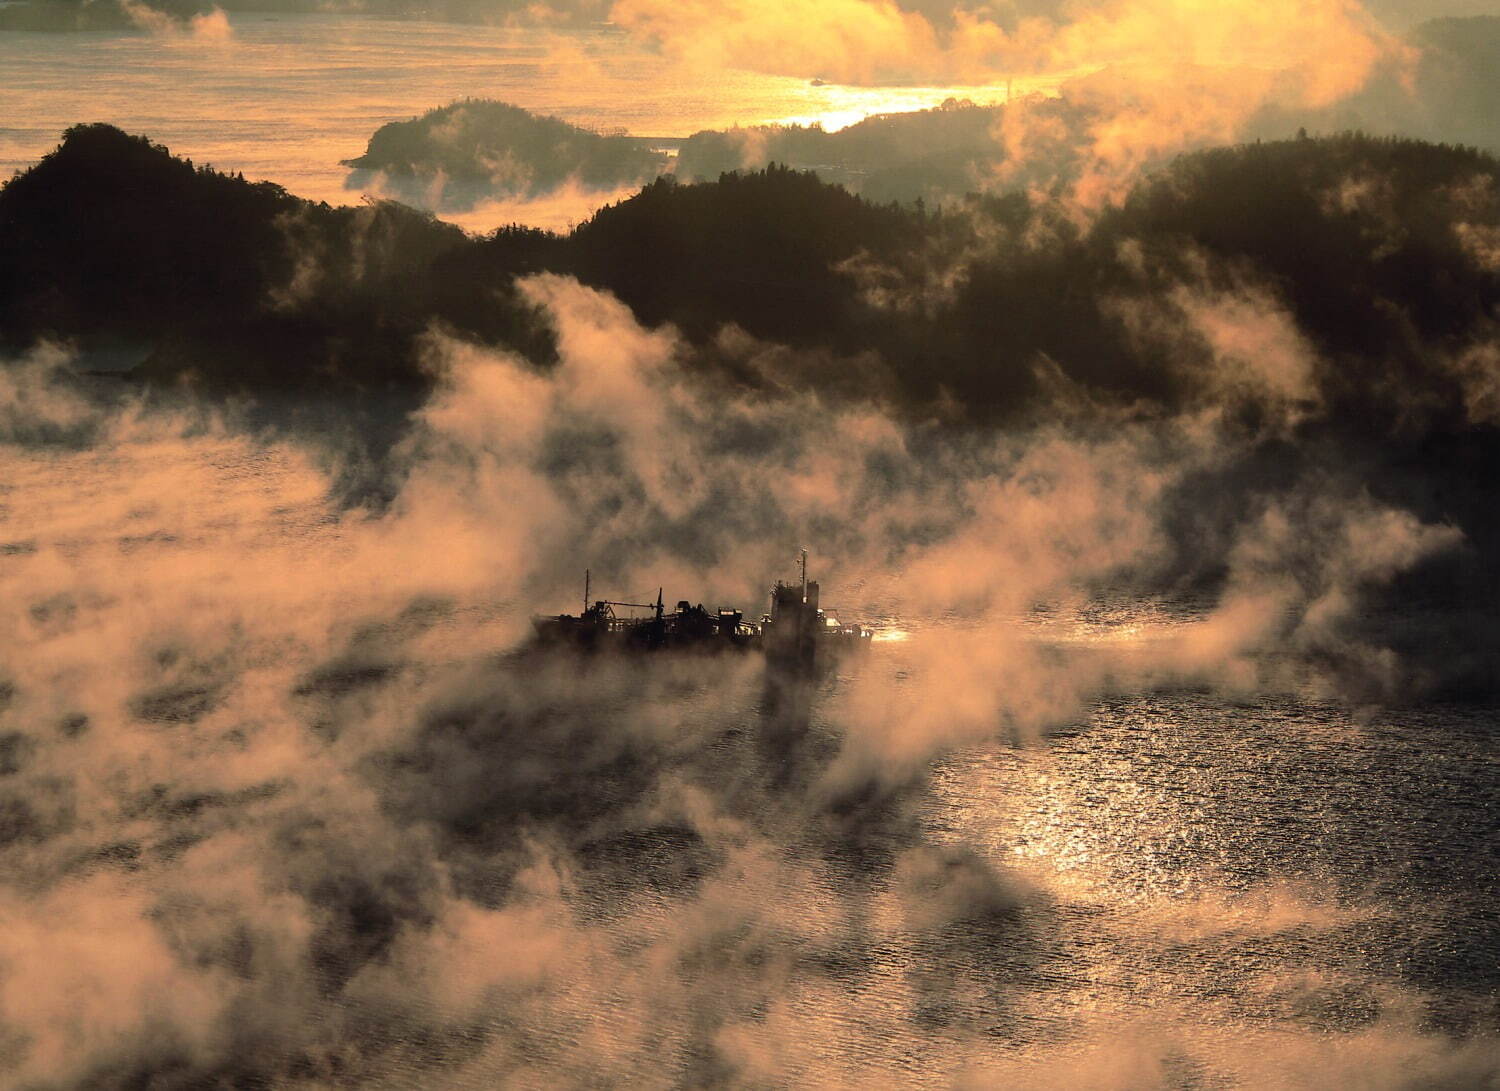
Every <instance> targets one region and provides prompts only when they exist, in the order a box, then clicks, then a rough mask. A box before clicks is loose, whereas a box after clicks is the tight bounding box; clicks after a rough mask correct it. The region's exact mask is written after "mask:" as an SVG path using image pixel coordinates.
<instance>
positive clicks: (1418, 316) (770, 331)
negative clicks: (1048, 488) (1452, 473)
mask: <svg viewBox="0 0 1500 1091" xmlns="http://www.w3.org/2000/svg"><path fill="white" fill-rule="evenodd" d="M1497 175H1500V168H1497V164H1496V162H1495V161H1494V160H1493V159H1491V158H1490V157H1488V156H1486V155H1484V154H1482V153H1479V152H1476V151H1474V150H1472V149H1465V148H1457V147H1450V146H1441V145H1429V144H1422V143H1419V142H1416V141H1404V140H1390V139H1376V138H1370V137H1364V136H1361V135H1358V134H1346V135H1343V136H1339V137H1334V138H1327V139H1304V140H1292V141H1281V142H1274V143H1264V144H1249V145H1242V146H1238V147H1233V148H1221V149H1213V150H1209V151H1205V152H1200V153H1195V154H1191V155H1186V156H1183V157H1181V158H1180V159H1178V160H1177V161H1175V162H1174V163H1172V164H1171V165H1170V166H1168V167H1167V168H1166V169H1164V170H1163V171H1161V172H1158V173H1157V174H1156V175H1154V176H1151V177H1148V178H1147V179H1145V180H1144V181H1143V182H1141V183H1140V184H1139V185H1138V186H1137V187H1136V188H1135V190H1134V191H1133V192H1132V193H1131V194H1130V195H1129V197H1128V199H1127V200H1126V201H1125V202H1124V204H1123V205H1122V206H1121V207H1119V208H1115V209H1111V210H1107V211H1105V212H1104V213H1102V214H1101V215H1100V216H1099V217H1098V218H1097V219H1096V220H1095V221H1094V222H1092V223H1091V224H1090V225H1088V226H1087V227H1080V226H1078V225H1076V224H1074V223H1071V222H1070V221H1067V220H1065V219H1060V218H1058V217H1057V215H1056V210H1055V209H1054V208H1053V207H1052V206H1050V205H1044V206H1040V207H1034V206H1033V205H1032V204H1031V202H1030V201H1029V200H1028V199H1026V198H1024V197H1021V196H1018V195H1011V196H1004V197H997V196H990V197H984V198H975V199H973V200H972V201H971V202H970V204H969V206H968V207H967V208H966V209H964V210H963V211H962V212H960V213H943V214H937V215H931V214H925V213H923V212H921V211H918V210H914V209H908V208H900V207H896V206H882V205H875V204H872V203H870V202H868V201H866V200H863V199H861V198H859V197H856V196H854V195H851V194H849V193H848V192H846V191H844V190H843V189H841V188H839V187H836V186H830V185H827V184H825V183H823V182H820V181H819V180H818V179H817V178H816V177H814V176H813V175H811V174H809V173H806V172H800V171H795V170H790V169H787V168H784V167H779V166H773V167H770V168H768V169H766V170H763V171H757V172H753V173H748V174H725V175H722V176H721V177H720V178H719V179H718V180H717V181H714V182H706V183H701V184H693V185H688V184H680V183H675V182H673V181H671V180H670V179H662V180H660V181H658V182H655V183H653V184H652V185H650V186H647V187H646V188H645V189H644V190H642V191H641V192H640V193H639V194H638V195H637V196H635V197H633V198H631V199H630V200H627V201H624V202H621V203H619V204H617V205H614V206H611V207H608V208H605V209H601V210H600V211H599V212H598V213H597V214H596V215H595V216H594V217H593V218H592V219H591V220H590V221H589V222H587V223H585V224H583V225H582V226H580V227H579V228H578V229H577V230H576V231H574V232H573V233H572V234H571V235H570V236H567V237H558V236H555V235H551V234H548V233H545V232H540V231H535V230H530V229H525V228H509V229H506V230H503V231H498V232H495V233H494V234H492V235H491V236H489V237H486V238H483V239H474V238H470V237H468V236H465V235H464V234H463V233H462V232H460V231H458V230H457V229H455V228H453V227H450V226H448V225H445V224H442V223H440V222H437V221H435V220H433V219H432V218H431V217H430V216H428V215H426V214H423V213H418V212H415V211H413V210H410V209H407V208H404V207H402V206H400V205H397V204H394V203H391V202H380V203H376V204H371V205H366V206H363V207H357V208H337V209H335V208H329V207H328V206H326V205H317V204H312V203H310V202H307V201H302V200H299V199H297V198H295V197H291V196H289V195H288V194H286V193H285V192H284V191H283V190H281V189H280V188H279V187H277V186H274V185H270V184H268V183H257V184H252V183H248V182H245V181H243V180H242V179H239V178H232V177H228V176H225V175H221V174H217V173H215V172H213V171H210V170H207V169H202V168H195V167H194V166H192V165H191V164H189V163H185V162H182V161H179V160H175V159H173V158H172V157H171V156H170V155H169V154H168V153H167V152H166V151H165V149H162V148H160V147H158V146H155V145H152V144H150V143H149V142H147V141H145V140H143V139H141V138H138V137H128V136H126V135H125V134H123V133H120V132H119V131H118V130H115V129H111V128H109V127H106V126H85V127H79V128H76V129H73V130H70V131H69V132H68V134H67V135H66V139H65V140H64V142H63V144H62V145H61V146H60V147H59V148H58V150H57V151H56V152H54V153H53V154H51V155H49V156H47V157H46V158H45V159H44V160H43V161H42V162H40V163H38V164H37V165H36V166H35V167H33V168H31V169H30V170H28V171H26V172H23V173H22V174H21V175H19V176H18V177H17V178H16V179H15V180H14V181H12V182H11V183H9V184H8V185H7V186H6V187H5V188H4V189H3V191H0V241H3V243H4V247H3V249H0V328H3V330H4V334H5V337H6V339H7V341H8V343H9V344H10V345H11V347H12V348H13V349H15V348H20V347H24V346H25V345H26V344H28V343H30V342H31V341H32V340H34V339H35V338H37V337H43V336H47V337H53V338H62V339H66V338H70V337H85V338H87V337H90V336H96V335H97V336H106V335H107V336H112V337H134V338H137V339H140V340H143V341H146V342H148V343H150V344H151V345H152V346H153V347H154V348H155V349H156V353H155V356H154V359H153V360H152V361H151V364H150V367H149V369H148V370H149V371H150V372H151V373H152V374H156V375H166V374H173V373H177V372H180V371H185V370H190V371H192V372H194V373H196V374H197V375H198V376H199V377H200V378H203V379H206V380H209V381H213V382H217V383H222V384H227V385H232V386H233V385H238V386H242V387H246V388H250V389H258V390H286V389H294V388H303V387H307V386H318V387H333V388H338V389H347V390H372V391H373V390H386V389H393V388H410V389H411V390H413V391H421V390H423V389H425V387H426V384H427V383H429V382H430V377H429V376H427V375H426V373H425V372H424V371H423V369H422V367H421V366H420V363H419V360H418V357H419V354H420V353H419V346H418V344H417V340H416V339H417V338H419V337H420V336H421V335H422V333H423V332H424V331H425V330H427V329H428V328H430V327H432V326H433V325H438V326H441V327H445V328H449V329H452V330H454V331H456V332H457V333H459V334H460V335H462V336H465V337H470V338H473V339H476V340H479V341H483V342H486V343H490V344H498V345H502V346H506V347H510V348H513V349H515V350H517V351H519V352H521V353H523V354H524V355H526V356H528V357H529V358H530V359H532V360H534V361H535V362H537V363H538V364H539V365H542V366H545V365H546V363H547V361H548V360H550V359H551V342H550V335H549V334H548V333H547V331H546V329H545V327H544V326H543V325H542V324H541V323H540V322H539V321H538V319H537V317H536V316H535V315H533V314H532V313H531V312H530V311H529V310H528V309H527V308H526V307H524V306H522V305H521V304H520V303H519V302H518V300H517V298H516V295H515V293H514V291H513V281H514V279H515V278H516V277H517V276H522V275H526V274H530V273H536V272H556V273H563V274H572V275H576V276H578V277H579V278H580V279H581V280H583V281H584V282H585V283H588V284H591V285H595V286H597V287H600V288H604V289H607V290H609V291H611V292H613V293H615V294H616V295H618V296H619V297H620V298H621V299H622V300H624V301H625V302H626V303H628V304H629V305H630V307H631V308H632V309H633V310H634V311H635V313H636V314H637V316H638V317H639V318H640V319H641V320H642V321H643V322H645V323H647V324H659V323H663V322H671V323H674V324H676V325H677V326H678V328H679V329H681V330H682V331H683V333H684V335H685V337H686V339H687V341H688V343H689V344H690V345H691V346H694V347H695V348H696V350H697V352H696V353H695V354H694V355H692V357H691V358H692V359H694V360H695V361H697V362H699V363H702V364H709V363H710V361H713V360H716V359H718V357H719V356H720V351H719V348H718V336H719V333H720V331H721V330H722V329H723V328H724V327H725V326H728V325H733V326H737V327H739V328H741V329H743V330H744V331H746V332H748V333H749V334H751V335H753V337H755V338H759V339H761V340H762V341H767V342H773V343H782V344H788V345H792V346H798V347H801V348H804V349H817V350H819V351H818V352H816V353H804V354H802V355H800V356H796V357H789V358H788V359H787V361H786V363H787V365H788V366H789V367H790V368H791V370H790V371H789V372H786V373H783V374H779V375H778V382H783V383H792V384H795V385H803V386H812V387H826V388H827V389H829V390H830V391H831V392H833V391H836V392H837V393H838V395H839V396H844V395H846V394H849V393H854V394H856V395H862V396H867V397H878V398H880V399H883V400H885V401H887V402H888V403H890V405H891V407H892V408H895V409H904V410H908V411H915V412H919V413H927V412H930V411H932V410H933V409H934V407H939V406H941V407H943V411H944V412H945V413H947V414H957V415H958V416H960V417H962V418H966V419H970V420H977V421H993V420H999V419H1007V420H1023V419H1038V418H1041V419H1045V417H1046V416H1047V415H1048V414H1049V413H1051V412H1053V411H1054V410H1055V402H1056V399H1057V397H1059V396H1060V392H1063V391H1071V394H1069V395H1068V397H1069V398H1070V399H1072V401H1073V402H1075V403H1081V404H1094V405H1101V404H1110V403H1114V404H1116V405H1121V406H1124V405H1142V404H1155V405H1161V406H1165V407H1174V406H1180V405H1182V404H1185V403H1187V402H1190V401H1193V400H1194V399H1199V398H1203V397H1211V396H1214V397H1216V396H1218V393H1216V392H1219V386H1220V384H1221V383H1222V381H1223V380H1222V375H1221V371H1222V367H1223V366H1224V365H1223V364H1222V362H1220V363H1216V362H1215V361H1214V360H1213V359H1212V358H1211V356H1210V354H1209V351H1208V346H1207V344H1206V343H1200V342H1201V336H1199V335H1194V334H1192V333H1191V331H1188V332H1187V333H1183V334H1182V335H1181V336H1176V337H1175V338H1174V339H1173V341H1172V343H1171V344H1164V343H1163V342H1162V341H1161V340H1160V337H1159V336H1158V334H1159V332H1160V331H1159V330H1157V332H1153V330H1156V328H1157V327H1159V326H1161V323H1162V322H1163V321H1168V323H1169V324H1171V323H1177V324H1178V325H1181V318H1180V316H1178V317H1175V318H1174V317H1173V315H1174V313H1175V312H1174V311H1173V310H1172V308H1173V307H1174V306H1178V304H1177V303H1174V302H1173V300H1174V299H1176V298H1178V296H1180V294H1181V291H1188V292H1191V293H1197V295H1198V296H1201V297H1203V298H1206V299H1210V300H1212V299H1215V298H1217V299H1221V300H1232V299H1239V298H1251V297H1254V299H1255V300H1257V301H1259V302H1257V303H1256V306H1258V307H1280V308H1284V310H1285V313H1286V314H1287V315H1288V316H1289V317H1290V319H1291V321H1292V325H1293V328H1294V329H1295V331H1296V333H1297V334H1298V335H1299V336H1301V337H1303V338H1305V339H1306V340H1307V342H1308V344H1309V345H1310V346H1311V348H1312V349H1313V350H1314V352H1315V355H1316V358H1317V359H1316V361H1315V365H1314V367H1313V372H1312V376H1311V381H1312V382H1313V384H1314V386H1313V389H1312V391H1310V395H1312V396H1315V397H1316V398H1317V399H1319V400H1320V401H1321V402H1322V403H1323V404H1324V405H1325V406H1326V407H1328V408H1327V410H1326V411H1327V413H1328V414H1329V415H1330V417H1331V418H1333V419H1339V420H1345V421H1346V422H1348V423H1351V424H1354V423H1357V424H1358V425H1359V426H1360V427H1364V428H1368V429H1371V430H1373V431H1375V432H1381V431H1384V430H1388V429H1389V428H1392V427H1395V426H1396V424H1397V422H1400V426H1401V427H1402V428H1407V429H1411V428H1416V429H1417V431H1418V432H1421V431H1422V430H1424V429H1430V428H1445V429H1451V428H1462V427H1464V426H1465V425H1464V424H1463V421H1464V419H1465V417H1464V414H1465V412H1467V410H1466V409H1465V402H1464V399H1465V397H1467V396H1468V395H1467V394H1466V393H1465V390H1466V388H1465V387H1464V383H1465V382H1466V381H1467V380H1465V379H1464V378H1463V376H1462V375H1461V374H1460V373H1459V370H1458V369H1455V367H1454V366H1453V363H1452V361H1453V359H1454V358H1455V356H1456V354H1458V353H1461V352H1462V351H1464V350H1465V348H1466V346H1472V345H1474V344H1477V343H1479V342H1482V341H1483V340H1484V339H1485V338H1487V337H1489V336H1491V332H1492V328H1493V325H1494V322H1495V318H1496V307H1497V301H1500V262H1497V261H1495V260H1492V259H1490V258H1486V257H1485V254H1486V253H1488V251H1486V250H1485V249H1484V247H1485V246H1486V245H1490V244H1488V243H1485V241H1484V240H1486V239H1493V237H1495V236H1494V233H1495V232H1497V231H1500V208H1497V197H1496V177H1497ZM1174 293H1177V294H1176V295H1174ZM1164 306H1165V310H1163V307H1164ZM1132 315H1134V317H1131V316H1132ZM1153 316H1154V317H1153ZM1163 316H1165V317H1163ZM1179 332H1181V331H1179ZM830 354H831V355H830ZM877 359H878V360H879V361H881V362H882V364H881V367H882V370H881V371H880V372H879V373H878V375H877V373H876V372H875V371H873V370H872V368H873V367H874V366H875V361H876V360H877ZM856 360H858V361H861V362H859V363H854V362H853V361H856ZM731 370H733V369H731Z"/></svg>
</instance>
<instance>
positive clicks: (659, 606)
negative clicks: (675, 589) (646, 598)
mask: <svg viewBox="0 0 1500 1091" xmlns="http://www.w3.org/2000/svg"><path fill="white" fill-rule="evenodd" d="M664 590H666V588H664V587H658V588H657V589H656V616H657V617H658V618H659V617H661V615H662V604H661V593H662V592H663V591H664Z"/></svg>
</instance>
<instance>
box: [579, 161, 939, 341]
mask: <svg viewBox="0 0 1500 1091" xmlns="http://www.w3.org/2000/svg"><path fill="white" fill-rule="evenodd" d="M922 238H923V226H922V220H921V218H920V217H917V216H913V215H912V214H911V213H908V212H905V211H901V210H899V209H895V208H882V207H877V206H875V205H871V204H868V203H867V202H865V201H863V200H861V199H859V198H858V197H855V196H852V195H851V194H849V193H847V192H846V191H844V190H843V189H841V188H839V187H837V186H830V185H827V184H825V183H823V182H820V181H819V180H818V179H817V178H816V176H814V175H813V174H811V173H807V172H801V171H793V170H789V169H787V168H785V167H780V166H776V165H774V164H773V165H772V166H770V167H768V168H767V169H765V170H763V171H756V172H754V173H749V174H725V175H722V176H721V177H720V178H719V180H718V181H717V182H712V183H705V184H700V185H677V184H675V183H673V182H672V180H671V179H669V178H663V179H661V180H660V181H658V182H656V183H655V184H653V185H650V186H647V187H646V188H645V189H644V190H642V191H641V192H640V194H638V195H637V196H636V197H634V198H632V199H631V200H629V201H625V202H622V203H620V204H618V205H614V206H612V207H609V208H604V209H601V210H600V211H599V212H598V213H597V214H596V215H595V216H594V217H593V219H591V220H589V221H588V222H587V223H585V224H583V225H581V226H580V227H579V228H578V229H577V230H576V231H574V233H573V235H572V237H571V238H570V239H569V240H568V241H569V250H570V253H571V255H572V263H573V265H572V267H573V269H574V270H575V271H576V272H577V273H578V275H579V277H580V278H581V279H582V280H584V281H585V282H586V283H590V284H595V285H599V286H601V287H606V288H608V289H610V290H611V291H612V292H614V293H615V294H617V295H618V296H619V297H620V298H621V299H623V300H624V301H625V302H626V303H628V304H630V306H631V309H632V310H634V311H635V312H636V314H637V315H639V316H640V318H641V319H642V320H643V321H645V322H648V323H659V322H667V321H670V322H673V323H676V324H677V325H678V326H680V327H681V328H682V329H684V330H686V331H688V332H689V333H690V334H692V335H694V336H697V337H704V336H708V335H710V334H712V333H713V332H714V331H715V330H716V329H717V328H718V327H720V326H722V325H723V324H724V323H726V322H733V323H735V324H737V325H739V326H742V327H744V328H745V329H747V330H749V331H750V332H751V333H754V334H756V335H758V336H761V337H766V338H771V339H778V340H786V341H788V342H791V343H794V344H806V343H845V344H852V343H854V342H856V341H858V340H859V338H858V333H857V331H858V329H859V328H860V324H861V322H862V320H863V319H864V317H865V308H864V307H863V306H862V305H861V303H860V302H859V298H858V292H857V290H856V285H855V283H854V281H853V280H852V279H851V278H849V277H848V276H845V275H843V274H842V273H840V272H839V271H838V269H837V267H838V266H839V265H840V264H841V263H843V262H845V261H847V260H848V259H850V258H852V257H853V256H854V255H855V254H857V253H859V252H861V251H868V252H871V253H873V254H878V255H881V256H884V257H885V258H887V259H888V260H895V258H896V257H897V256H898V255H900V254H902V253H906V252H910V251H912V250H914V249H915V248H916V247H918V246H919V245H920V243H921V241H922Z"/></svg>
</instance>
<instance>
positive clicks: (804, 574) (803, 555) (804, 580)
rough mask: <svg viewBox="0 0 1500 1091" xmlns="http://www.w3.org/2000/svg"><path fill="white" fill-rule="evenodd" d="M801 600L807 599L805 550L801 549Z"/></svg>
mask: <svg viewBox="0 0 1500 1091" xmlns="http://www.w3.org/2000/svg"><path fill="white" fill-rule="evenodd" d="M802 601H803V602H806V601H807V550H805V549H804V550H803V551H802Z"/></svg>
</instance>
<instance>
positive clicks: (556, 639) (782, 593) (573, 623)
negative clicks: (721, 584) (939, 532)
mask: <svg viewBox="0 0 1500 1091" xmlns="http://www.w3.org/2000/svg"><path fill="white" fill-rule="evenodd" d="M591 576H592V574H591V573H589V572H585V573H584V594H583V601H584V607H583V612H582V613H581V614H552V615H545V616H539V617H534V618H532V625H533V627H534V628H535V629H536V635H537V638H538V640H539V641H541V642H542V643H543V644H551V645H563V646H569V647H574V648H579V649H584V650H605V649H618V650H622V651H663V650H669V649H680V650H696V651H708V652H717V651H724V650H749V649H753V648H764V649H765V652H766V658H767V660H768V661H769V662H771V663H773V664H776V665H778V666H795V667H798V668H811V667H812V666H813V665H814V664H816V663H817V662H818V661H819V660H820V659H827V658H830V657H831V656H832V655H835V654H837V653H840V652H844V651H851V650H859V649H862V648H865V647H867V646H868V645H869V643H870V640H871V638H872V637H873V635H874V634H873V633H871V631H870V630H869V629H866V628H864V627H863V626H860V625H844V624H841V623H840V622H839V620H838V619H837V618H835V617H833V616H831V615H829V614H825V613H824V612H823V610H821V609H819V607H818V594H819V590H818V584H817V581H816V580H809V579H808V578H807V550H805V549H804V550H803V551H802V557H801V580H800V581H799V582H798V583H795V584H786V583H782V582H781V581H777V583H776V586H775V587H774V588H773V589H772V591H771V612H770V613H768V614H764V615H762V617H761V619H760V622H759V624H755V623H751V622H747V621H746V620H745V615H744V613H743V612H742V611H740V610H736V609H726V608H722V607H721V608H719V609H718V610H714V611H710V610H708V609H706V608H705V607H704V606H703V604H702V603H698V604H696V605H695V604H693V603H692V602H690V601H688V600H687V599H681V600H679V601H678V603H677V608H676V609H675V610H673V611H671V612H668V611H667V610H666V606H665V601H664V598H663V589H658V590H657V593H656V601H655V602H654V603H642V602H617V601H613V600H610V599H592V598H591V596H590V590H591ZM619 610H644V611H648V613H646V614H643V615H641V614H637V615H631V614H621V613H619V612H617V611H619Z"/></svg>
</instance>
